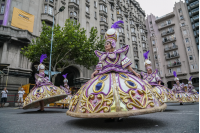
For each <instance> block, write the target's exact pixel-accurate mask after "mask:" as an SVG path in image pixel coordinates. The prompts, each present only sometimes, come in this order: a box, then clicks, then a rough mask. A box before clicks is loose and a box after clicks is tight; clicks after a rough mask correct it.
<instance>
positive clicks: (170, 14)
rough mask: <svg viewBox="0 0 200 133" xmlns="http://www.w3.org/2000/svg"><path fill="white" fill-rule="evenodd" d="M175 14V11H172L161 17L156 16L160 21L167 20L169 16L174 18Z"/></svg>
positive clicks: (157, 21) (157, 20)
mask: <svg viewBox="0 0 200 133" xmlns="http://www.w3.org/2000/svg"><path fill="white" fill-rule="evenodd" d="M174 16H175V14H174V13H173V12H171V13H168V14H166V15H164V16H161V17H159V18H156V21H155V22H156V23H159V22H162V21H164V20H166V19H169V18H172V17H174Z"/></svg>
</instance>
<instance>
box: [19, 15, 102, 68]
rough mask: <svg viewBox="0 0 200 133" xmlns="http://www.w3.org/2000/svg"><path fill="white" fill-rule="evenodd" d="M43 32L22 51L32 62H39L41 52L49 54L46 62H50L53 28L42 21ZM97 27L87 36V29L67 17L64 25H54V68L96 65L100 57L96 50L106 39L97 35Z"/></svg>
mask: <svg viewBox="0 0 200 133" xmlns="http://www.w3.org/2000/svg"><path fill="white" fill-rule="evenodd" d="M42 24H43V27H42V33H41V35H40V37H39V38H37V39H36V40H33V41H32V42H31V43H30V44H29V45H28V46H25V47H24V48H22V51H21V53H22V54H23V55H24V56H26V57H27V58H28V59H29V60H30V61H31V62H38V61H39V60H40V56H41V54H47V56H48V58H47V59H45V63H46V64H48V63H49V56H50V48H51V35H52V28H51V27H49V26H47V25H46V24H45V23H44V22H43V23H42ZM97 32H98V31H97V29H95V28H94V27H92V28H91V30H90V36H89V37H87V36H86V30H85V29H84V28H80V24H77V25H74V22H73V21H71V20H70V19H67V20H66V22H65V26H64V27H60V26H59V25H56V26H55V27H54V35H53V45H52V59H51V62H52V63H51V65H52V69H53V70H54V71H55V70H56V67H57V66H58V67H63V68H64V67H66V66H67V65H69V64H71V63H75V64H78V65H83V66H84V67H86V68H88V69H89V68H90V67H91V66H93V65H96V64H97V62H98V58H97V57H96V55H95V54H94V51H95V50H101V51H102V50H103V49H104V43H105V40H103V39H100V38H99V37H98V36H97Z"/></svg>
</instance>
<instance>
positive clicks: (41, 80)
mask: <svg viewBox="0 0 200 133" xmlns="http://www.w3.org/2000/svg"><path fill="white" fill-rule="evenodd" d="M46 57H47V56H46V54H42V55H41V57H40V64H39V65H38V71H39V74H35V79H36V80H35V82H36V84H35V86H34V87H33V89H32V90H31V92H30V93H29V94H28V96H27V97H26V98H25V101H24V106H23V109H30V108H36V107H39V106H40V109H39V110H38V111H42V112H43V111H44V106H45V105H46V104H49V103H54V102H55V101H59V100H61V99H64V98H65V97H66V96H67V94H66V93H65V91H64V90H62V89H60V88H59V87H57V86H54V85H53V83H51V82H50V81H49V78H48V77H45V73H44V70H45V65H44V64H42V62H43V60H44V59H45V58H46Z"/></svg>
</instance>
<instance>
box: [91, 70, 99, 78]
mask: <svg viewBox="0 0 200 133" xmlns="http://www.w3.org/2000/svg"><path fill="white" fill-rule="evenodd" d="M97 73H99V71H98V70H95V71H94V72H93V73H92V75H91V78H94V76H95V74H97Z"/></svg>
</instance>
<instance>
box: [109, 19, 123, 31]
mask: <svg viewBox="0 0 200 133" xmlns="http://www.w3.org/2000/svg"><path fill="white" fill-rule="evenodd" d="M121 23H124V21H122V20H119V21H117V22H115V23H114V24H113V25H112V26H111V28H114V29H118V28H121V27H120V26H119V24H121Z"/></svg>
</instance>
